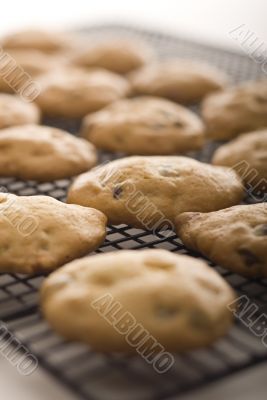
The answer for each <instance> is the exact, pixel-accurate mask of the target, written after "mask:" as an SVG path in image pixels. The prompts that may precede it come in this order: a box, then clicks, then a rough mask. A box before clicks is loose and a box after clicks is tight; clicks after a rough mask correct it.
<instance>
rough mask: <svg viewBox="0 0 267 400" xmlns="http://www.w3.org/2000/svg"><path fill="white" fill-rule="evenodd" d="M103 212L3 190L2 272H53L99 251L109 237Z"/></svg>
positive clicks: (0, 217)
mask: <svg viewBox="0 0 267 400" xmlns="http://www.w3.org/2000/svg"><path fill="white" fill-rule="evenodd" d="M105 227H106V217H105V216H104V215H103V214H102V213H101V212H99V211H97V210H93V209H91V208H85V207H80V206H75V205H69V204H64V203H61V202H60V201H58V200H55V199H53V198H52V197H48V196H19V197H18V196H15V195H13V194H7V193H0V248H1V251H0V272H6V273H20V274H33V273H39V272H49V271H52V270H54V269H56V268H58V267H60V266H61V265H62V264H64V263H66V262H68V261H71V260H73V259H74V258H78V257H81V256H84V255H86V254H87V253H89V252H90V251H93V250H95V249H96V248H97V247H98V246H99V245H100V244H101V242H102V241H103V239H104V237H105Z"/></svg>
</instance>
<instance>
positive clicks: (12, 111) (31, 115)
mask: <svg viewBox="0 0 267 400" xmlns="http://www.w3.org/2000/svg"><path fill="white" fill-rule="evenodd" d="M40 117H41V115H40V111H39V108H38V107H37V106H36V105H35V104H33V103H26V102H24V101H23V100H21V99H20V98H19V97H18V96H12V95H9V94H3V93H1V94H0V129H3V128H8V127H11V126H15V125H24V124H31V123H33V124H35V123H36V124H38V122H39V121H40Z"/></svg>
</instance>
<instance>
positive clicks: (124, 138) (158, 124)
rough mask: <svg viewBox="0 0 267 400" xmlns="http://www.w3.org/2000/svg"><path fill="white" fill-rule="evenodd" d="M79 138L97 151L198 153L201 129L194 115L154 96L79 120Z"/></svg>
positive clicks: (114, 106) (138, 99) (109, 107)
mask: <svg viewBox="0 0 267 400" xmlns="http://www.w3.org/2000/svg"><path fill="white" fill-rule="evenodd" d="M81 135H82V136H83V137H84V138H86V139H87V140H89V141H90V142H92V143H94V144H95V145H96V146H97V147H99V148H100V149H104V150H108V151H112V152H123V153H126V154H141V155H154V154H175V153H185V152H187V151H190V150H199V149H200V148H201V147H202V146H203V144H204V126H203V124H202V122H201V120H200V119H199V118H198V116H197V115H196V114H194V113H193V112H191V111H190V110H187V109H186V108H184V107H182V106H180V105H178V104H176V103H172V102H171V101H169V100H165V99H160V98H158V97H146V96H144V97H136V98H133V99H127V100H120V101H118V102H116V103H113V104H111V105H110V106H108V107H105V109H103V110H100V111H98V112H96V113H94V114H89V115H88V116H87V117H85V119H84V120H83V124H82V129H81Z"/></svg>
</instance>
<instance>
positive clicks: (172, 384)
mask: <svg viewBox="0 0 267 400" xmlns="http://www.w3.org/2000/svg"><path fill="white" fill-rule="evenodd" d="M84 33H86V34H87V35H88V36H89V37H91V38H92V37H95V36H104V35H110V34H119V35H123V36H124V37H125V36H130V37H137V38H141V39H143V40H144V41H147V42H148V43H149V44H150V45H152V46H154V47H155V49H156V50H157V51H158V53H159V56H160V57H173V56H179V57H190V58H194V59H201V60H205V61H208V62H210V63H211V64H214V65H216V66H218V67H219V68H221V69H222V70H225V71H226V72H227V73H228V74H229V75H230V76H231V78H232V81H233V83H236V82H240V81H243V80H255V79H259V78H263V73H262V72H261V68H260V65H259V64H257V63H256V62H253V61H252V60H250V59H249V58H248V57H246V56H245V55H241V54H236V53H234V52H231V51H224V50H219V49H216V48H212V47H208V46H205V45H202V44H199V43H192V42H189V41H187V40H183V39H179V38H176V37H172V36H168V35H165V34H161V33H158V32H151V31H146V30H143V29H139V28H138V29H136V28H128V27H123V26H99V27H92V28H90V29H88V30H84ZM44 123H46V124H48V125H53V126H57V127H61V128H64V129H66V130H68V131H70V132H72V133H74V134H75V133H76V132H77V131H78V129H79V123H80V122H79V121H75V120H70V121H66V120H64V119H57V120H56V119H52V120H46V121H44ZM215 148H216V144H210V145H207V146H206V148H205V149H204V150H203V151H201V152H199V153H192V154H190V156H192V157H195V158H197V159H200V160H202V161H209V159H210V157H211V155H212V152H213V151H214V149H215ZM116 157H117V156H114V155H110V154H107V153H101V154H100V160H101V161H103V160H111V159H114V158H116ZM69 184H70V181H69V180H58V181H55V182H46V183H41V184H38V183H36V182H34V181H27V182H24V181H18V180H16V179H13V178H2V179H0V185H1V186H2V189H3V190H7V191H8V192H11V193H15V194H17V195H29V196H31V195H36V194H43V195H48V196H52V197H54V198H56V199H59V200H61V201H64V200H65V197H66V191H67V188H68V186H69ZM249 201H251V199H250V200H249ZM142 248H161V249H167V250H169V251H172V252H179V253H183V254H190V255H192V256H194V257H199V255H197V254H195V253H192V252H189V251H188V250H187V249H186V248H185V247H184V246H183V244H182V243H181V241H180V240H179V238H177V236H176V235H175V234H174V233H173V234H172V235H171V236H169V237H166V236H163V235H161V234H160V233H157V234H152V233H151V232H147V231H143V230H140V229H133V228H131V227H129V226H125V225H120V226H110V227H109V228H108V234H107V237H106V240H105V242H104V244H103V245H102V246H101V247H100V249H99V250H98V251H97V252H107V251H114V250H120V249H142ZM212 266H213V267H214V268H215V269H216V270H218V272H219V273H220V274H222V275H223V276H224V278H225V279H226V280H227V281H228V282H229V283H230V284H231V286H232V287H233V288H234V289H235V290H236V292H237V294H239V295H242V294H245V295H247V296H248V297H249V299H250V300H251V302H253V303H255V304H257V305H258V306H259V307H260V309H259V310H260V311H259V312H264V311H265V312H267V279H263V280H260V279H245V278H243V277H241V276H239V275H236V274H233V273H230V272H227V271H225V270H224V269H223V268H221V267H220V266H216V265H212ZM43 279H44V277H43V276H23V275H17V274H11V275H9V274H2V275H1V276H0V320H1V321H3V322H5V323H6V325H7V327H8V328H9V330H10V331H11V332H12V333H13V334H14V335H15V336H16V337H17V338H18V339H19V340H20V341H21V342H22V343H23V344H24V346H26V347H27V348H28V350H29V351H30V352H32V353H33V354H34V355H35V356H36V357H37V358H38V360H39V365H40V366H42V367H43V368H45V369H46V370H47V371H49V372H50V373H51V374H53V376H55V377H57V378H58V379H59V380H60V381H61V382H62V383H63V384H65V385H66V386H68V387H69V388H70V389H72V390H73V391H74V392H75V393H76V395H78V396H80V397H81V398H83V399H87V400H97V399H101V400H106V399H107V400H113V399H114V400H115V399H116V400H120V399H122V400H152V399H153V400H160V399H168V398H170V397H172V396H178V397H179V395H180V394H181V393H184V392H186V391H190V390H192V389H195V388H197V387H200V386H203V385H207V384H208V383H210V382H213V381H215V380H217V379H220V378H223V377H225V376H228V375H230V374H233V373H234V372H237V371H240V370H243V369H245V368H248V367H251V366H254V365H257V364H259V363H262V362H265V361H266V357H267V348H266V347H264V345H263V344H262V342H261V340H260V338H259V337H256V336H255V335H253V333H251V331H250V330H249V328H247V327H246V326H245V325H244V324H242V322H240V321H238V320H237V321H236V323H235V324H234V326H233V328H232V329H231V331H230V333H229V334H228V335H227V336H226V337H225V338H223V339H221V340H219V341H218V342H217V343H215V344H214V345H213V346H211V347H209V348H205V349H201V350H197V351H194V352H189V353H186V354H183V355H175V364H174V366H173V367H172V368H171V369H170V370H169V371H168V372H166V373H165V374H158V373H157V372H155V371H154V370H153V368H152V367H151V366H150V365H149V364H147V363H146V362H145V361H144V360H142V359H141V358H140V357H138V356H137V355H136V356H131V357H126V356H121V355H103V354H99V353H96V352H94V351H92V350H90V349H89V348H88V347H86V346H84V345H81V344H76V343H68V342H66V341H64V340H63V339H62V338H60V337H59V336H57V335H56V334H55V333H54V332H52V331H51V330H50V328H49V327H48V325H47V323H46V322H45V321H44V320H43V318H42V316H41V314H40V311H39V307H38V289H39V287H40V284H41V283H42V281H43ZM258 315H259V313H258ZM254 318H256V316H255V317H254ZM176 398H177V397H176Z"/></svg>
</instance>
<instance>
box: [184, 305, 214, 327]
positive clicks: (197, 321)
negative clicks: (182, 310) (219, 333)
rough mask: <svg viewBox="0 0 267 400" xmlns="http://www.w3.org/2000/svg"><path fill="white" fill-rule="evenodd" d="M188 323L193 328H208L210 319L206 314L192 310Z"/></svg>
mask: <svg viewBox="0 0 267 400" xmlns="http://www.w3.org/2000/svg"><path fill="white" fill-rule="evenodd" d="M189 318H190V325H191V326H193V327H194V328H195V329H204V330H206V329H208V328H209V326H210V322H211V321H210V319H209V318H208V316H207V315H206V314H204V313H203V312H202V311H199V310H193V311H192V312H191V313H190V315H189Z"/></svg>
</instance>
